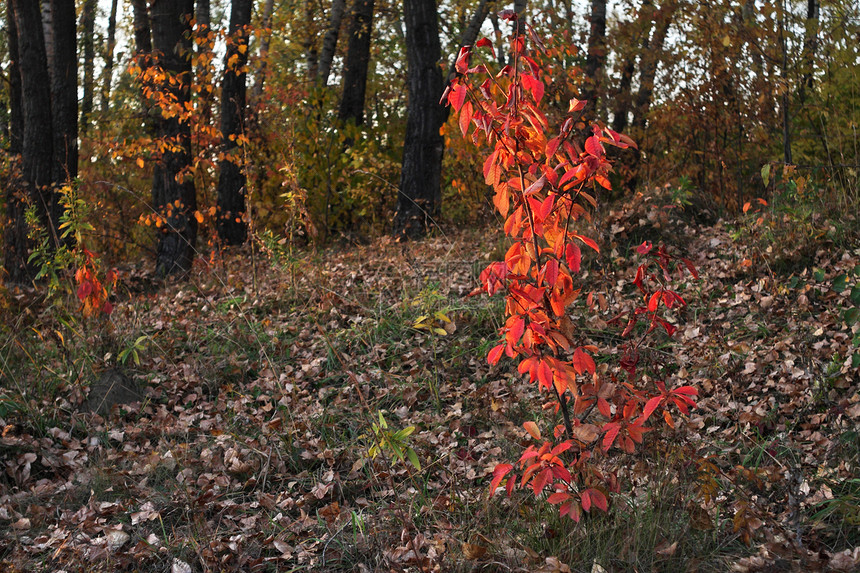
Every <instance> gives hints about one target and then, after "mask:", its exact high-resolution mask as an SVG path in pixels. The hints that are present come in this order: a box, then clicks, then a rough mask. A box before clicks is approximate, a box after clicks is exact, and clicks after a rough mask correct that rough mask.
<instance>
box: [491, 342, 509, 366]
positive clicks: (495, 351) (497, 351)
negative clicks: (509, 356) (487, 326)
mask: <svg viewBox="0 0 860 573" xmlns="http://www.w3.org/2000/svg"><path fill="white" fill-rule="evenodd" d="M504 349H505V345H504V344H499V345H498V346H494V347H493V348H492V349H491V350H490V353H489V354H487V362H489V363H490V364H498V362H499V359H501V357H502V352H503V351H504Z"/></svg>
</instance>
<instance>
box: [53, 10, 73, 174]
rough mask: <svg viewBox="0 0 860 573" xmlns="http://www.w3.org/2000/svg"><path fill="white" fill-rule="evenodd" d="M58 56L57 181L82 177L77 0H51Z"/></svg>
mask: <svg viewBox="0 0 860 573" xmlns="http://www.w3.org/2000/svg"><path fill="white" fill-rule="evenodd" d="M51 13H52V24H53V28H54V30H53V31H54V57H53V60H52V64H53V69H52V73H51V113H52V118H53V119H52V122H53V128H54V169H53V179H54V183H57V184H62V183H65V182H67V181H74V179H75V178H76V177H77V176H78V58H77V34H76V29H75V0H51Z"/></svg>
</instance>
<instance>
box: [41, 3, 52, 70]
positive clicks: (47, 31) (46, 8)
mask: <svg viewBox="0 0 860 573" xmlns="http://www.w3.org/2000/svg"><path fill="white" fill-rule="evenodd" d="M38 1H39V7H40V8H41V10H42V35H43V36H44V38H45V55H46V56H47V57H48V70H52V69H54V61H53V58H54V20H53V17H52V15H51V0H38ZM48 73H50V71H49V72H48Z"/></svg>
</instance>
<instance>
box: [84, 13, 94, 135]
mask: <svg viewBox="0 0 860 573" xmlns="http://www.w3.org/2000/svg"><path fill="white" fill-rule="evenodd" d="M97 6H98V2H97V0H84V7H83V11H82V12H81V50H82V51H83V53H84V54H83V55H84V85H83V88H84V93H83V98H82V99H81V133H82V134H83V135H86V134H87V131H89V128H90V117H91V116H92V115H93V94H94V92H95V59H96V49H95V37H94V36H95V30H96V7H97Z"/></svg>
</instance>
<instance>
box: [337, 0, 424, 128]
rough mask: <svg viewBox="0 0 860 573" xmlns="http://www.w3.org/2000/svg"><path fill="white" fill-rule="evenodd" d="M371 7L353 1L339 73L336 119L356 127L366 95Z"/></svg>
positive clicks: (364, 1)
mask: <svg viewBox="0 0 860 573" xmlns="http://www.w3.org/2000/svg"><path fill="white" fill-rule="evenodd" d="M373 5H374V0H354V4H353V6H352V15H351V19H350V25H349V46H347V53H346V62H345V64H344V70H343V95H342V96H341V100H340V109H339V110H338V117H339V118H340V120H341V121H344V122H346V121H354V122H355V124H356V125H361V124H362V123H364V98H365V94H366V92H367V72H368V69H369V68H370V39H371V36H372V32H373ZM404 11H405V8H404ZM407 51H408V48H407Z"/></svg>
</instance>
